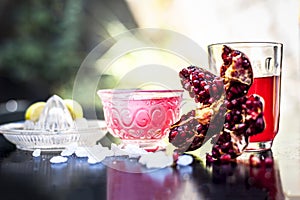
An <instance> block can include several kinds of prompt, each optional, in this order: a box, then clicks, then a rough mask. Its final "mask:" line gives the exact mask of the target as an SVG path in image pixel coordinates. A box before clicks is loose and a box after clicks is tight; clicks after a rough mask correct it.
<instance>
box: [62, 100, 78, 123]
mask: <svg viewBox="0 0 300 200" xmlns="http://www.w3.org/2000/svg"><path fill="white" fill-rule="evenodd" d="M64 103H65V105H66V106H67V108H68V110H69V112H70V113H71V116H72V118H73V119H77V118H83V110H82V107H81V105H80V104H79V103H78V102H77V101H75V100H73V99H64Z"/></svg>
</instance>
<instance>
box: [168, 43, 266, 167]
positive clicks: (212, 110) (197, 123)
mask: <svg viewBox="0 0 300 200" xmlns="http://www.w3.org/2000/svg"><path fill="white" fill-rule="evenodd" d="M222 59H223V65H222V66H221V70H220V77H218V76H216V75H214V74H212V73H210V72H209V71H207V70H204V69H202V68H198V67H196V66H189V67H187V68H184V69H182V70H181V71H180V73H179V76H180V78H181V83H182V86H183V88H184V89H186V90H187V91H188V92H189V94H190V96H191V97H192V98H194V100H195V102H196V103H199V108H197V110H195V111H191V112H189V113H188V114H186V115H183V116H182V117H181V119H180V120H179V121H178V122H177V123H175V124H174V125H173V126H172V127H171V128H170V133H169V141H170V142H171V143H172V144H173V145H174V146H176V147H177V148H178V151H179V152H184V151H191V150H195V149H197V148H199V147H201V146H202V144H203V143H204V141H205V140H206V139H207V138H205V137H207V136H208V135H214V137H215V144H214V146H213V148H212V152H211V154H207V161H208V162H215V161H221V162H229V161H231V160H232V159H235V158H236V157H237V156H239V155H241V154H242V152H243V151H244V149H245V148H246V147H247V145H248V138H249V136H251V135H254V134H257V133H260V132H262V131H263V130H264V127H265V124H264V119H263V104H262V102H261V98H260V97H259V96H257V95H251V96H249V97H248V96H246V95H247V93H248V90H249V88H250V86H251V84H252V82H253V71H252V67H251V64H250V61H249V59H248V58H247V56H246V55H245V54H243V53H242V52H240V51H237V50H233V49H231V48H229V47H227V46H224V48H223V53H222ZM207 132H211V133H212V134H208V133H207Z"/></svg>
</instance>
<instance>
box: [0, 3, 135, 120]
mask: <svg viewBox="0 0 300 200" xmlns="http://www.w3.org/2000/svg"><path fill="white" fill-rule="evenodd" d="M111 23H121V24H122V25H123V26H124V27H126V28H127V29H132V28H135V27H136V23H135V21H134V19H133V18H132V16H131V13H130V12H129V10H128V7H127V5H126V3H125V2H124V1H115V0H101V1H98V0H43V1H40V0H25V1H20V0H2V1H1V2H0V27H1V31H0V103H1V105H0V113H1V114H2V115H3V114H5V113H8V114H13V113H15V112H12V111H23V110H24V109H25V108H26V107H27V106H28V105H29V104H30V103H32V102H35V101H40V100H41V101H45V100H46V99H47V98H48V97H49V96H50V95H53V94H58V95H60V96H61V97H63V98H72V89H73V88H72V87H73V83H74V78H75V77H76V73H77V71H78V69H79V67H80V65H81V63H82V61H83V60H84V58H85V57H86V56H87V55H88V53H89V52H90V51H91V50H92V49H93V48H94V47H95V46H96V45H97V44H98V43H100V42H101V41H103V40H105V39H107V38H109V37H111V36H112V35H111V34H114V33H113V32H110V31H109V30H108V28H109V27H108V25H109V24H111ZM9 103H10V104H9ZM15 104H16V105H18V106H17V107H13V105H15ZM10 108H11V109H10ZM15 114H16V113H15ZM21 115H22V114H21ZM13 117H14V116H13ZM7 120H8V119H7Z"/></svg>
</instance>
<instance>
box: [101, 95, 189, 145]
mask: <svg viewBox="0 0 300 200" xmlns="http://www.w3.org/2000/svg"><path fill="white" fill-rule="evenodd" d="M97 93H98V95H99V97H100V98H101V100H102V104H103V111H104V117H105V121H106V123H107V128H108V130H109V132H110V133H112V134H113V135H114V136H116V137H119V138H120V139H122V142H123V143H124V144H138V145H140V147H142V148H149V149H151V148H153V147H155V146H157V143H158V142H159V141H161V139H162V138H163V137H165V136H166V134H167V133H168V131H169V127H170V125H172V124H173V123H175V122H176V121H177V120H178V118H179V114H180V104H181V100H182V93H183V90H99V91H98V92H97Z"/></svg>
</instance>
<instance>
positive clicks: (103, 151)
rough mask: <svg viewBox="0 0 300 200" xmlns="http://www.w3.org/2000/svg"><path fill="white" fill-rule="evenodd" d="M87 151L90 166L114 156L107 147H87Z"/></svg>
mask: <svg viewBox="0 0 300 200" xmlns="http://www.w3.org/2000/svg"><path fill="white" fill-rule="evenodd" d="M86 151H87V153H88V163H90V164H96V163H99V162H101V161H103V160H104V159H105V158H106V157H109V156H113V155H114V152H113V151H112V150H110V149H108V148H107V147H102V146H101V145H95V146H92V147H87V148H86Z"/></svg>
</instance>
